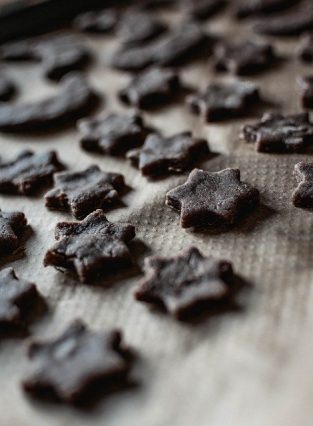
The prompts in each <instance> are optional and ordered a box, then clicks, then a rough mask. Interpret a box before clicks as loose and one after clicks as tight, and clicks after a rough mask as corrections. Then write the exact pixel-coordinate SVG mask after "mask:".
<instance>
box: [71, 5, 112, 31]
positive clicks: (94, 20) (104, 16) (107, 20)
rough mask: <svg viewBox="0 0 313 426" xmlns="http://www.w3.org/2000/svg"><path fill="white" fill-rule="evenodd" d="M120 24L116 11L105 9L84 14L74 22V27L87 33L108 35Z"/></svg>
mask: <svg viewBox="0 0 313 426" xmlns="http://www.w3.org/2000/svg"><path fill="white" fill-rule="evenodd" d="M117 23H118V12H117V10H116V9H103V10H96V11H90V12H86V13H83V14H81V15H79V16H77V18H76V19H75V20H74V22H73V25H74V27H75V28H77V29H78V30H80V31H84V32H87V33H98V34H107V33H110V32H112V31H113V30H114V29H115V27H116V25H117Z"/></svg>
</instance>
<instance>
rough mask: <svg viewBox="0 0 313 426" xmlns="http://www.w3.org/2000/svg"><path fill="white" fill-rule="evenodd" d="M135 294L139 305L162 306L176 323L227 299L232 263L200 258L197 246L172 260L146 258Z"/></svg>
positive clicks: (233, 279) (232, 277)
mask: <svg viewBox="0 0 313 426" xmlns="http://www.w3.org/2000/svg"><path fill="white" fill-rule="evenodd" d="M144 271H145V277H144V278H143V280H142V282H141V283H140V284H139V287H138V290H137V291H136V292H135V298H136V299H137V300H139V301H140V302H145V303H151V304H157V305H161V306H163V307H164V308H165V309H166V311H167V312H168V313H170V314H171V315H173V316H174V317H175V318H177V319H179V320H183V319H186V318H187V317H188V318H190V317H191V315H194V314H197V313H199V311H202V309H203V308H204V307H213V308H214V307H216V306H217V305H218V306H219V305H221V304H222V303H224V302H226V301H228V300H229V299H230V295H231V292H232V284H234V282H235V276H234V273H233V269H232V265H231V263H229V262H227V261H225V260H218V259H214V258H213V257H205V256H203V255H202V254H201V253H200V252H199V250H198V249H197V248H196V247H191V248H190V249H189V250H187V251H186V252H184V253H182V254H180V255H178V256H173V257H168V258H166V257H148V258H146V259H145V263H144Z"/></svg>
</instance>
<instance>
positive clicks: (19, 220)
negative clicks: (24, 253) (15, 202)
mask: <svg viewBox="0 0 313 426" xmlns="http://www.w3.org/2000/svg"><path fill="white" fill-rule="evenodd" d="M26 229H27V219H26V217H25V215H24V213H22V212H4V211H2V210H0V256H6V255H8V254H11V253H13V252H14V251H15V250H16V249H18V248H19V246H20V243H21V238H22V236H23V235H24V233H25V231H26Z"/></svg>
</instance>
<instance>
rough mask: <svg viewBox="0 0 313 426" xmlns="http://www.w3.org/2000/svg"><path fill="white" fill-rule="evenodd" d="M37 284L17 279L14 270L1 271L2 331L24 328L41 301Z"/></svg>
mask: <svg viewBox="0 0 313 426" xmlns="http://www.w3.org/2000/svg"><path fill="white" fill-rule="evenodd" d="M39 298H40V296H39V293H38V291H37V288H36V286H35V284H33V283H31V282H28V281H25V280H21V279H19V278H17V276H16V274H15V272H14V270H13V268H6V269H2V271H0V330H1V331H4V330H8V329H20V328H24V327H25V326H26V325H27V322H28V314H29V310H30V309H32V308H33V307H35V305H36V303H37V302H38V301H39Z"/></svg>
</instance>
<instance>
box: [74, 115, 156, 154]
mask: <svg viewBox="0 0 313 426" xmlns="http://www.w3.org/2000/svg"><path fill="white" fill-rule="evenodd" d="M78 129H79V132H80V133H81V139H80V143H81V147H82V148H83V149H85V150H86V151H93V152H100V153H102V154H106V155H118V154H121V153H125V152H126V151H128V150H130V149H131V148H134V147H135V146H140V145H142V144H143V142H144V140H145V138H146V136H147V135H148V134H149V133H150V129H149V128H148V127H146V125H145V123H144V121H143V119H142V117H141V116H140V115H137V114H136V115H127V114H109V115H107V116H106V117H96V118H92V119H89V120H81V121H80V122H79V123H78Z"/></svg>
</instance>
